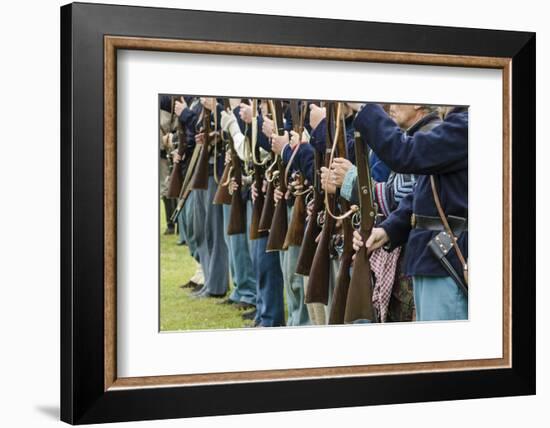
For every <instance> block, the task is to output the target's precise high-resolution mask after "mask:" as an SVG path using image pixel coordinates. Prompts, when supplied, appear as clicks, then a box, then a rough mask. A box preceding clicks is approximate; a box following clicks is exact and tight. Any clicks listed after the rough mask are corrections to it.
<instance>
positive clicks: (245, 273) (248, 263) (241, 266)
mask: <svg viewBox="0 0 550 428" xmlns="http://www.w3.org/2000/svg"><path fill="white" fill-rule="evenodd" d="M230 211H231V206H229V205H223V222H224V236H225V240H226V244H227V248H228V250H229V267H230V271H231V278H232V279H233V285H234V286H235V288H234V289H233V292H232V293H231V295H230V296H229V298H230V299H231V300H233V301H234V302H244V303H248V304H251V305H253V304H255V303H256V278H255V274H254V269H253V268H252V260H251V257H250V249H249V242H248V233H241V234H239V235H227V226H228V224H229V214H230ZM247 211H250V210H247ZM249 217H250V216H249V215H248V213H247V219H248V218H249ZM248 224H250V221H248V222H247V226H248ZM247 230H248V229H247Z"/></svg>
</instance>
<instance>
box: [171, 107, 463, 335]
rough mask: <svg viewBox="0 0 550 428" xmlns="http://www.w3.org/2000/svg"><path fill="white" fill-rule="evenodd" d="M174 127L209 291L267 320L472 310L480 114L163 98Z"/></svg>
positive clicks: (176, 194) (181, 203)
mask: <svg viewBox="0 0 550 428" xmlns="http://www.w3.org/2000/svg"><path fill="white" fill-rule="evenodd" d="M160 128H161V133H160V134H161V136H160V142H161V143H160V158H161V161H160V162H161V196H162V200H163V201H164V206H165V212H166V219H167V225H168V226H167V230H166V232H165V233H174V231H175V227H174V223H176V222H177V224H178V232H179V243H180V244H181V243H186V244H187V245H188V247H189V250H190V253H191V255H192V257H193V258H194V259H195V260H196V261H197V262H198V265H199V266H200V267H199V269H198V271H197V273H196V274H195V275H194V276H193V278H191V280H190V281H189V283H188V284H186V285H185V286H187V287H193V289H194V290H193V293H192V294H193V296H194V297H195V298H219V299H220V303H221V304H228V305H235V306H236V307H238V308H241V309H248V310H247V311H246V312H243V318H244V319H251V320H253V321H254V325H255V326H259V327H271V326H283V325H288V326H300V325H310V324H312V325H324V324H340V323H344V322H346V323H363V322H399V321H411V320H418V321H431V320H457V319H467V317H468V296H467V290H468V288H467V234H468V232H467V217H468V207H467V201H468V181H467V180H468V174H467V170H468V156H467V155H468V153H467V150H468V113H467V109H465V108H463V107H440V108H436V107H432V106H428V105H401V104H392V105H379V104H369V103H367V104H359V103H350V102H346V103H344V102H320V101H305V100H277V99H270V100H265V99H262V100H256V99H254V100H252V99H227V98H213V97H192V96H162V97H161V99H160ZM176 145H177V147H178V149H177V150H174V147H175V146H176ZM169 164H171V165H172V172H171V173H170V169H169V167H168V165H169ZM175 176H179V179H178V180H175V179H173V177H175ZM201 177H202V178H201ZM172 181H175V182H176V184H177V185H176V186H174V185H172V184H173V183H172ZM170 188H172V189H170ZM353 260H354V261H353ZM230 283H231V286H230ZM228 291H230V294H229V295H227V293H228ZM223 297H226V298H225V300H222V299H221V298H223ZM285 302H286V313H287V315H286V318H285Z"/></svg>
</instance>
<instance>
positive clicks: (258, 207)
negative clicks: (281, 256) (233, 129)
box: [250, 100, 267, 239]
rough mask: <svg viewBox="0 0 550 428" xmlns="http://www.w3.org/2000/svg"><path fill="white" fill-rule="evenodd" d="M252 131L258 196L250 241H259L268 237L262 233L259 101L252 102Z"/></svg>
mask: <svg viewBox="0 0 550 428" xmlns="http://www.w3.org/2000/svg"><path fill="white" fill-rule="evenodd" d="M252 115H253V117H252V129H251V142H250V144H251V150H250V151H251V153H252V163H253V165H254V187H256V190H257V192H256V193H257V195H258V196H256V199H255V200H254V202H253V204H252V218H251V221H250V239H258V238H261V237H264V236H266V235H267V232H265V231H263V232H260V230H259V226H260V217H261V215H262V210H263V207H264V194H263V192H262V186H263V175H264V172H265V168H264V163H262V162H260V160H259V159H260V147H259V146H257V145H256V142H257V140H258V121H257V119H258V100H253V101H252Z"/></svg>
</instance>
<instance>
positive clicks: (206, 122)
mask: <svg viewBox="0 0 550 428" xmlns="http://www.w3.org/2000/svg"><path fill="white" fill-rule="evenodd" d="M214 114H216V112H214ZM202 132H203V133H204V142H203V144H202V146H201V147H202V148H201V151H200V154H199V159H198V161H197V166H196V168H195V173H194V174H193V180H192V182H191V189H193V190H206V189H208V159H209V158H210V110H209V109H207V108H206V107H203V109H202ZM214 144H216V142H214ZM214 161H215V160H214Z"/></svg>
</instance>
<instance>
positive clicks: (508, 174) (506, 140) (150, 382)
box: [104, 36, 512, 391]
mask: <svg viewBox="0 0 550 428" xmlns="http://www.w3.org/2000/svg"><path fill="white" fill-rule="evenodd" d="M118 49H129V50H147V51H169V52H181V53H200V54H214V55H215V54H218V55H242V56H263V57H280V58H297V59H324V60H337V61H359V62H378V63H399V64H417V65H441V66H456V67H475V68H493V69H501V70H502V82H503V87H502V90H503V112H502V114H503V116H502V118H503V136H502V137H503V218H502V221H503V295H502V297H503V308H502V309H503V312H502V313H503V323H502V334H503V342H502V343H503V349H502V358H494V359H475V360H460V361H437V362H424V363H404V364H380V365H361V366H345V367H324V368H305V369H283V370H262V371H247V372H228V373H205V374H191V375H171V376H148V377H128V378H119V377H117V374H116V373H117V368H116V236H117V234H116V220H117V219H116V188H117V186H116V176H117V171H116V123H117V118H116V80H117V77H116V76H117V74H116V65H117V57H116V53H117V50H118ZM511 65H512V60H511V58H497V57H478V56H458V55H437V54H419V53H408V52H382V51H369V50H359V49H334V48H319V47H306V46H282V45H266V44H248V43H230V42H212V41H196V40H169V39H155V38H140V37H119V36H105V37H104V215H105V220H104V230H105V235H104V242H105V244H104V266H105V267H104V281H105V282H104V329H105V332H104V390H105V391H107V390H112V389H121V388H144V387H163V386H175V385H178V386H193V385H199V384H219V383H237V382H260V381H271V380H278V381H280V380H296V379H307V378H337V377H357V376H370V375H393V374H405V373H422V372H442V371H460V370H472V369H477V370H479V369H497V368H510V367H512V355H511V347H512V310H511V309H512V306H511V295H512V290H511V286H512V242H511V240H512V230H511V228H512V204H511V197H512V164H511V149H512V144H511V123H512V122H511V117H512V109H511V81H512V80H511V78H512V67H511Z"/></svg>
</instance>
